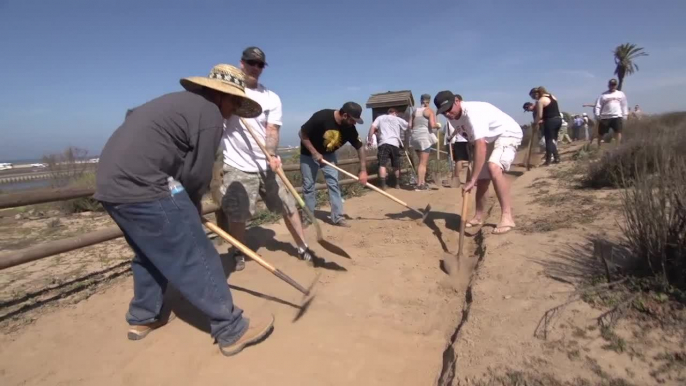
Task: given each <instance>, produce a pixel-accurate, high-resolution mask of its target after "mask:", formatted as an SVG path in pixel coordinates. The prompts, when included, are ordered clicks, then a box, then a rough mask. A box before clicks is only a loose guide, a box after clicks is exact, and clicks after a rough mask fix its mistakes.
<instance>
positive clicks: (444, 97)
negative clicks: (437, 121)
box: [434, 90, 455, 114]
mask: <svg viewBox="0 0 686 386" xmlns="http://www.w3.org/2000/svg"><path fill="white" fill-rule="evenodd" d="M454 104H455V94H453V93H452V92H451V91H447V90H446V91H441V92H439V93H438V94H436V96H435V97H434V105H436V114H443V113H445V112H446V111H448V110H450V109H451V108H452V107H453V105H454Z"/></svg>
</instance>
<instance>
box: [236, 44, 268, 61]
mask: <svg viewBox="0 0 686 386" xmlns="http://www.w3.org/2000/svg"><path fill="white" fill-rule="evenodd" d="M241 60H256V61H258V62H262V63H264V64H265V65H266V64H267V57H266V56H265V55H264V51H262V50H261V49H260V48H259V47H248V48H246V49H245V50H243V56H241Z"/></svg>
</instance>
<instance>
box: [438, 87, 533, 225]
mask: <svg viewBox="0 0 686 386" xmlns="http://www.w3.org/2000/svg"><path fill="white" fill-rule="evenodd" d="M434 104H435V105H436V109H437V114H443V115H445V116H446V118H448V122H450V124H451V125H452V126H453V127H454V128H455V129H456V130H457V131H458V132H459V131H465V132H466V133H467V137H468V139H469V141H471V142H473V143H474V156H473V160H474V169H473V172H472V176H471V179H470V180H469V181H467V183H466V184H465V186H464V187H463V189H464V191H466V192H469V191H471V190H472V188H474V186H476V213H475V214H474V217H473V218H472V219H471V220H469V222H467V223H466V224H465V225H466V227H474V226H478V225H482V224H483V221H484V210H485V198H486V193H487V192H488V187H489V185H490V183H491V180H492V181H493V186H494V188H495V193H496V195H497V196H498V201H499V202H500V208H501V215H500V221H499V222H498V225H496V227H495V229H493V234H497V235H500V234H505V233H507V232H509V231H511V230H512V229H514V227H515V222H514V218H513V217H512V204H511V200H510V183H509V182H508V181H507V179H506V178H505V175H504V172H505V171H508V170H509V169H510V165H512V162H513V161H514V159H515V155H516V154H517V147H519V145H520V144H521V143H522V136H523V135H522V129H521V127H519V124H518V123H517V122H516V121H515V120H514V119H512V117H510V116H509V115H507V114H505V113H504V112H502V111H501V110H500V109H498V108H497V107H495V106H493V105H492V104H490V103H486V102H463V101H460V100H459V99H457V98H456V97H455V95H454V94H453V93H452V92H450V91H441V92H439V93H438V94H436V97H435V98H434Z"/></svg>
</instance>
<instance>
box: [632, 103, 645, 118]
mask: <svg viewBox="0 0 686 386" xmlns="http://www.w3.org/2000/svg"><path fill="white" fill-rule="evenodd" d="M631 118H632V119H641V118H643V110H641V107H640V106H639V105H636V107H634V111H632V112H631Z"/></svg>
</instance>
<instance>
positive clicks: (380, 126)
mask: <svg viewBox="0 0 686 386" xmlns="http://www.w3.org/2000/svg"><path fill="white" fill-rule="evenodd" d="M372 126H374V127H376V128H377V131H376V136H377V137H378V138H379V146H381V145H386V144H387V145H393V146H395V147H400V143H401V141H402V137H401V135H402V133H403V132H404V131H405V130H407V122H406V121H405V120H404V119H402V118H398V117H396V116H394V115H391V114H384V115H380V116H378V117H377V118H376V119H375V120H374V123H372Z"/></svg>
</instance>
